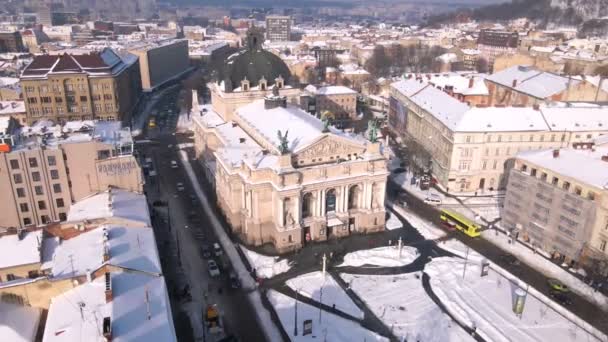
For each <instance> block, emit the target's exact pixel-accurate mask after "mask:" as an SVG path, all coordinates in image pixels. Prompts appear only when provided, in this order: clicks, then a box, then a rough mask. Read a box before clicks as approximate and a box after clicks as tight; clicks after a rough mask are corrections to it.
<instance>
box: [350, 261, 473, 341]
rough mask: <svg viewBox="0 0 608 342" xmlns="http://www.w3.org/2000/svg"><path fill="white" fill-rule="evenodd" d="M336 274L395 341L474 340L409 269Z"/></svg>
mask: <svg viewBox="0 0 608 342" xmlns="http://www.w3.org/2000/svg"><path fill="white" fill-rule="evenodd" d="M340 277H341V278H342V279H343V280H344V281H345V282H347V283H348V284H350V288H351V289H352V290H353V291H354V292H355V293H356V294H357V296H359V298H361V299H362V300H363V301H364V302H365V304H366V305H367V307H368V308H369V309H370V310H371V311H372V312H373V313H374V315H375V316H376V317H378V318H379V319H380V320H381V321H382V322H383V323H384V324H385V325H386V326H387V327H389V328H391V330H392V331H393V334H394V335H395V336H396V337H397V339H398V340H399V341H402V340H403V339H405V340H406V341H425V342H444V341H445V342H447V341H454V342H467V341H474V339H473V338H472V337H471V336H469V335H468V334H467V333H466V331H464V330H463V329H462V328H461V327H460V326H458V324H456V323H455V322H453V321H452V319H451V318H450V317H448V316H447V315H446V314H444V313H443V312H442V311H441V309H440V308H439V307H438V306H437V305H436V304H435V303H434V302H433V301H432V300H431V299H430V298H429V296H428V295H427V294H426V292H425V291H424V289H423V287H422V283H421V280H420V279H419V278H416V276H415V275H414V274H413V273H409V274H400V275H390V276H385V275H382V276H378V275H352V274H344V273H342V274H340ZM405 289H407V295H404V291H405Z"/></svg>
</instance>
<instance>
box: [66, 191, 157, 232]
mask: <svg viewBox="0 0 608 342" xmlns="http://www.w3.org/2000/svg"><path fill="white" fill-rule="evenodd" d="M110 217H117V218H121V219H124V220H127V221H133V222H137V223H141V224H142V225H144V226H148V227H149V226H150V225H151V222H150V214H149V212H148V203H147V202H146V196H145V195H142V194H138V193H135V192H131V191H126V190H122V189H115V188H112V189H110V190H106V191H104V192H100V193H98V194H94V195H91V196H89V197H86V198H84V199H82V200H80V201H78V202H76V203H74V204H72V206H71V207H70V210H69V212H68V221H72V222H79V221H84V220H94V219H99V218H110Z"/></svg>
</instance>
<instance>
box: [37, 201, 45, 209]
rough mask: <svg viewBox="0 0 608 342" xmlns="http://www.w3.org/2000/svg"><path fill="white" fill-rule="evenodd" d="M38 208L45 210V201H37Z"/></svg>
mask: <svg viewBox="0 0 608 342" xmlns="http://www.w3.org/2000/svg"><path fill="white" fill-rule="evenodd" d="M38 209H40V210H46V202H45V201H38Z"/></svg>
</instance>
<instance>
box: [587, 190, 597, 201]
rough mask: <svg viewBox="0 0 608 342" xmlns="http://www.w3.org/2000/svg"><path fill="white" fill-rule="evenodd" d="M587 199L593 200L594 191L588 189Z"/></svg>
mask: <svg viewBox="0 0 608 342" xmlns="http://www.w3.org/2000/svg"><path fill="white" fill-rule="evenodd" d="M587 199H589V200H591V201H595V193H594V192H592V191H589V192H588V193H587Z"/></svg>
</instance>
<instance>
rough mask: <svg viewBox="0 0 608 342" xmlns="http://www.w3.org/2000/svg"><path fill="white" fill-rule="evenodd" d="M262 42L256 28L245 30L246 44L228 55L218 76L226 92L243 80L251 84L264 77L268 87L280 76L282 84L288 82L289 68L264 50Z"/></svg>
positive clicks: (262, 35)
mask: <svg viewBox="0 0 608 342" xmlns="http://www.w3.org/2000/svg"><path fill="white" fill-rule="evenodd" d="M263 42H264V34H263V33H262V32H261V31H260V30H259V29H257V28H251V29H250V30H249V31H248V32H247V46H246V47H245V48H244V49H242V50H241V51H239V52H237V53H235V54H233V55H232V56H230V57H228V60H227V61H226V65H225V66H224V70H223V71H222V75H220V78H219V79H220V80H222V81H223V82H224V87H225V91H226V92H231V91H232V90H233V89H234V88H237V87H239V86H240V84H241V81H243V80H247V81H249V83H250V84H252V85H253V84H258V83H259V81H260V80H261V79H265V80H266V84H267V86H268V87H271V86H272V85H274V84H275V80H276V79H278V78H282V79H283V82H284V84H289V83H290V81H291V72H290V71H289V68H288V67H287V65H286V64H285V62H283V60H281V58H280V57H278V56H276V55H275V54H273V53H271V52H269V51H266V50H264V49H263V48H262V43H263Z"/></svg>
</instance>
